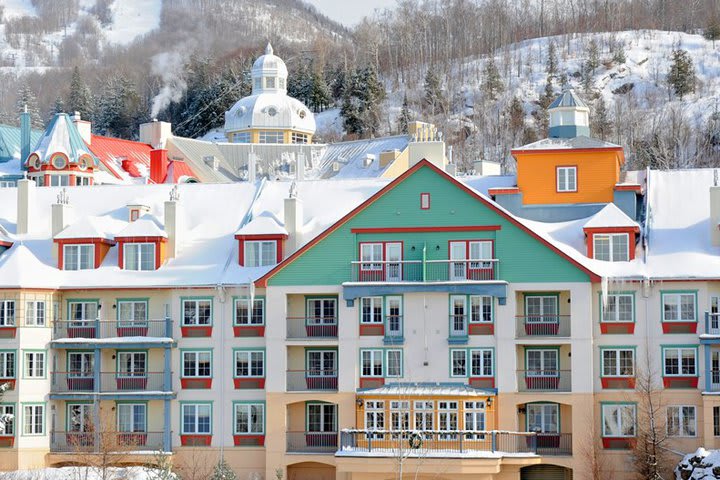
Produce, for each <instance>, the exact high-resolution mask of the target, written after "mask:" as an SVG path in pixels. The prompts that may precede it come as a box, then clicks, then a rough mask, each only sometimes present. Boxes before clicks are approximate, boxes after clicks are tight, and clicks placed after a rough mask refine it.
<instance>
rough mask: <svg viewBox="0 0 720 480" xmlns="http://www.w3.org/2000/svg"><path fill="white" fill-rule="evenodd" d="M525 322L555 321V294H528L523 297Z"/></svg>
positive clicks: (556, 313) (556, 298) (556, 317)
mask: <svg viewBox="0 0 720 480" xmlns="http://www.w3.org/2000/svg"><path fill="white" fill-rule="evenodd" d="M525 315H526V316H527V323H557V322H558V297H557V295H528V296H526V297H525Z"/></svg>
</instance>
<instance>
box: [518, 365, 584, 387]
mask: <svg viewBox="0 0 720 480" xmlns="http://www.w3.org/2000/svg"><path fill="white" fill-rule="evenodd" d="M517 382H518V383H517V384H518V392H569V391H570V387H571V376H570V370H518V371H517Z"/></svg>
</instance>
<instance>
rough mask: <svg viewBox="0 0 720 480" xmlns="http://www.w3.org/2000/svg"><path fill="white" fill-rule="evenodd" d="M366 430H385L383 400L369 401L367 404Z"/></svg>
mask: <svg viewBox="0 0 720 480" xmlns="http://www.w3.org/2000/svg"><path fill="white" fill-rule="evenodd" d="M365 430H385V402H384V401H383V400H367V401H366V402H365ZM380 438H382V437H380Z"/></svg>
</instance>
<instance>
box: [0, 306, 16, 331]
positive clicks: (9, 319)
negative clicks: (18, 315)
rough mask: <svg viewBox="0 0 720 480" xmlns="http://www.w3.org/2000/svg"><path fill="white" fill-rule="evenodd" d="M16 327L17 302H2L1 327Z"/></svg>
mask: <svg viewBox="0 0 720 480" xmlns="http://www.w3.org/2000/svg"><path fill="white" fill-rule="evenodd" d="M14 326H15V300H0V327H14Z"/></svg>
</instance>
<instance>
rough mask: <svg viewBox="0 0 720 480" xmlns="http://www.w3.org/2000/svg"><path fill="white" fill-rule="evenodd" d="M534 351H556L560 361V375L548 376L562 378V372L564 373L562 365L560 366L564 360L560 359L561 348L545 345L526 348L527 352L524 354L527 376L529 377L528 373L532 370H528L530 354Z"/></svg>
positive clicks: (558, 366)
mask: <svg viewBox="0 0 720 480" xmlns="http://www.w3.org/2000/svg"><path fill="white" fill-rule="evenodd" d="M533 350H555V351H556V352H557V359H558V364H557V371H558V373H557V375H548V377H559V376H560V372H561V371H562V366H561V365H560V364H561V360H562V359H561V358H560V347H554V346H544V345H533V346H526V347H525V352H524V354H525V372H526V375H527V372H529V371H530V369H529V368H528V352H530V351H533Z"/></svg>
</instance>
